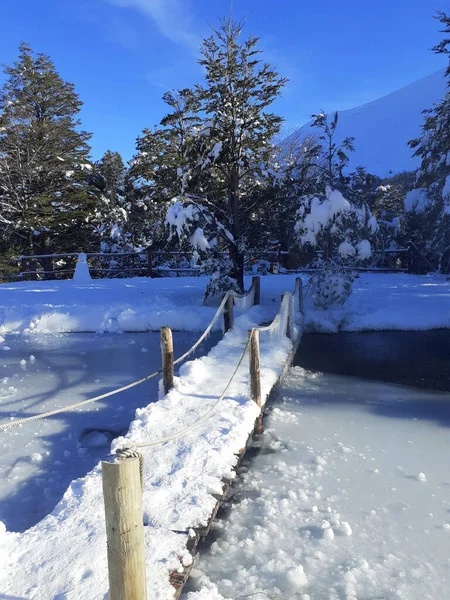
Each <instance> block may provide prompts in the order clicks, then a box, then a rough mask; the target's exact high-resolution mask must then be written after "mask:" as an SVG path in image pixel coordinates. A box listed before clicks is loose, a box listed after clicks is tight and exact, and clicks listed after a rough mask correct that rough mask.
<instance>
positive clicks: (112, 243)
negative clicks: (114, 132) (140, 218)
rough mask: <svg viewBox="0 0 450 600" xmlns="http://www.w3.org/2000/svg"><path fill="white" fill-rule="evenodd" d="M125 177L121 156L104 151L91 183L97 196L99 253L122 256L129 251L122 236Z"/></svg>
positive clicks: (124, 223) (125, 217) (126, 219)
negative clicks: (111, 253) (98, 197)
mask: <svg viewBox="0 0 450 600" xmlns="http://www.w3.org/2000/svg"><path fill="white" fill-rule="evenodd" d="M125 175H126V168H125V165H124V163H123V160H122V157H121V156H120V154H119V153H118V152H112V151H111V150H107V151H106V152H105V154H104V155H103V156H102V158H101V159H100V160H99V161H98V162H97V163H96V165H95V167H94V172H93V174H92V177H91V179H90V183H91V184H92V185H95V187H96V188H97V189H98V191H99V195H100V201H99V203H98V206H97V210H96V212H95V221H96V226H97V233H98V234H99V237H100V249H101V251H102V252H121V251H125V250H126V249H127V248H128V245H127V242H126V233H125V227H126V223H127V221H128V211H127V207H128V204H127V202H126V199H125Z"/></svg>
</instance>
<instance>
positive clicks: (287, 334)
mask: <svg viewBox="0 0 450 600" xmlns="http://www.w3.org/2000/svg"><path fill="white" fill-rule="evenodd" d="M291 319H292V296H291V295H289V296H288V318H287V322H286V337H288V338H289V339H290V338H291V327H292V322H291Z"/></svg>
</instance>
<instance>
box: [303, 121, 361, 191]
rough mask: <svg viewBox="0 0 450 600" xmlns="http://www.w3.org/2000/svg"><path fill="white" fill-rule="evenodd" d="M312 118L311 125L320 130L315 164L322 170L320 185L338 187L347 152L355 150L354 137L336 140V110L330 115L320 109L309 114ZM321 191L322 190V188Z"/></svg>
mask: <svg viewBox="0 0 450 600" xmlns="http://www.w3.org/2000/svg"><path fill="white" fill-rule="evenodd" d="M311 118H312V119H314V121H313V123H312V125H311V127H317V128H318V129H320V130H321V132H322V133H321V134H320V135H319V138H318V139H319V143H320V146H319V148H320V152H319V155H318V158H317V166H318V167H319V169H320V170H321V171H322V177H321V180H322V186H323V188H325V187H326V186H327V185H328V186H329V187H330V188H333V189H338V188H339V186H340V185H342V183H343V181H344V180H345V179H344V175H343V169H344V168H345V167H346V166H347V164H348V161H349V157H348V152H354V151H355V145H354V141H355V138H354V137H346V138H345V139H344V140H343V141H342V143H341V144H338V142H337V139H336V138H337V126H338V121H339V114H338V112H337V111H336V112H335V113H333V115H332V117H331V121H330V119H329V116H328V115H327V114H325V113H324V112H323V111H321V112H320V113H319V114H317V115H311ZM322 191H323V190H322Z"/></svg>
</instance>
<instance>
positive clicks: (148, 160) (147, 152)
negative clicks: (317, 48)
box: [135, 18, 286, 289]
mask: <svg viewBox="0 0 450 600" xmlns="http://www.w3.org/2000/svg"><path fill="white" fill-rule="evenodd" d="M241 32H242V23H236V22H234V21H233V20H232V19H231V18H229V19H225V20H222V21H221V23H220V27H219V28H218V29H217V30H214V32H213V34H212V35H211V36H210V37H208V38H207V39H205V40H204V42H203V45H202V48H201V59H200V61H199V62H200V65H201V66H202V67H203V69H204V72H205V81H204V83H203V84H199V85H197V86H195V88H193V89H192V90H182V91H181V92H179V93H178V94H172V93H171V94H168V95H166V96H165V98H164V99H165V101H166V102H167V104H168V105H169V107H170V108H171V113H170V114H169V115H167V116H166V117H165V119H163V121H162V122H161V125H162V126H163V129H162V130H161V129H157V130H156V131H154V132H144V137H143V138H141V140H140V141H139V143H138V149H139V150H140V153H139V154H138V156H137V157H136V159H135V162H136V164H137V165H139V164H141V165H142V164H143V163H145V165H146V169H147V171H146V172H145V174H144V179H145V183H144V185H145V186H147V189H150V191H151V195H152V197H153V198H156V199H163V200H165V201H167V200H169V199H171V198H176V205H174V206H172V207H171V209H170V210H169V213H168V223H169V225H170V227H171V229H172V232H174V233H176V234H177V235H178V237H180V238H181V239H189V240H190V241H191V243H192V245H194V246H195V247H197V248H199V249H200V250H201V251H204V252H206V251H208V250H210V249H211V248H215V249H223V250H226V251H227V252H228V253H229V256H230V261H231V265H230V268H229V273H228V275H230V276H231V277H232V278H233V279H234V280H235V281H236V282H237V285H238V287H239V288H241V289H242V288H243V284H244V280H243V275H244V253H245V248H246V232H247V230H248V227H249V224H250V223H251V214H252V211H253V209H254V206H252V203H253V202H252V197H253V194H254V192H255V191H257V190H259V189H261V188H262V187H263V186H264V185H265V184H266V182H267V181H270V178H271V175H270V163H271V156H272V139H273V137H274V135H275V134H277V133H278V131H279V129H280V126H281V122H282V119H281V117H279V116H277V115H275V114H273V113H271V112H269V111H268V107H269V106H270V105H271V104H272V102H273V101H274V100H275V98H277V96H279V94H280V90H281V88H282V86H283V85H284V84H285V82H286V79H284V78H282V77H280V76H279V75H278V73H277V72H276V71H275V70H274V69H272V68H271V67H270V65H268V64H267V63H264V62H262V61H261V60H259V58H258V54H259V50H258V49H257V43H258V39H257V38H256V37H253V36H251V37H250V38H248V39H247V40H244V41H240V36H241ZM222 264H225V263H224V261H223V260H222Z"/></svg>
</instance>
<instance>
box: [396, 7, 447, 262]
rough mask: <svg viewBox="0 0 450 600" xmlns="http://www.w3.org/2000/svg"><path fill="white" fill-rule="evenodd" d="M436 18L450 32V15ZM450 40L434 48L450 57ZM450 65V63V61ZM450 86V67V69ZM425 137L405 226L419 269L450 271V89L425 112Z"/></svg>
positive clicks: (417, 145)
mask: <svg viewBox="0 0 450 600" xmlns="http://www.w3.org/2000/svg"><path fill="white" fill-rule="evenodd" d="M436 18H437V19H438V20H439V21H440V22H441V23H442V24H443V25H444V29H443V30H442V31H443V32H444V33H446V34H448V33H450V17H449V16H448V15H446V14H445V13H443V12H439V13H437V15H436ZM449 47H450V40H449V39H444V40H442V41H441V42H440V43H439V44H438V45H437V46H435V47H434V48H433V50H434V52H436V53H437V54H446V55H449V56H450V50H449ZM449 65H450V62H449ZM446 76H447V78H448V83H447V86H448V87H450V66H449V67H448V68H447V71H446ZM424 114H425V122H424V124H423V126H422V135H421V137H419V138H417V139H414V140H411V141H410V142H409V145H410V147H411V148H412V149H414V156H417V157H419V158H420V160H421V166H420V168H419V170H418V171H417V177H416V189H415V190H412V191H411V192H410V193H409V194H408V195H407V197H406V200H405V210H406V215H405V226H406V229H407V231H408V233H409V235H410V236H411V239H412V241H413V243H414V245H415V246H416V248H417V250H418V255H419V258H420V263H421V264H420V265H419V269H422V270H430V269H431V270H433V268H435V269H436V268H437V269H439V270H440V271H441V272H445V273H448V272H450V90H449V91H447V92H446V94H445V96H444V98H443V99H442V100H441V101H440V102H438V103H437V104H436V105H435V106H434V107H433V108H431V109H428V110H426V111H424Z"/></svg>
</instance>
